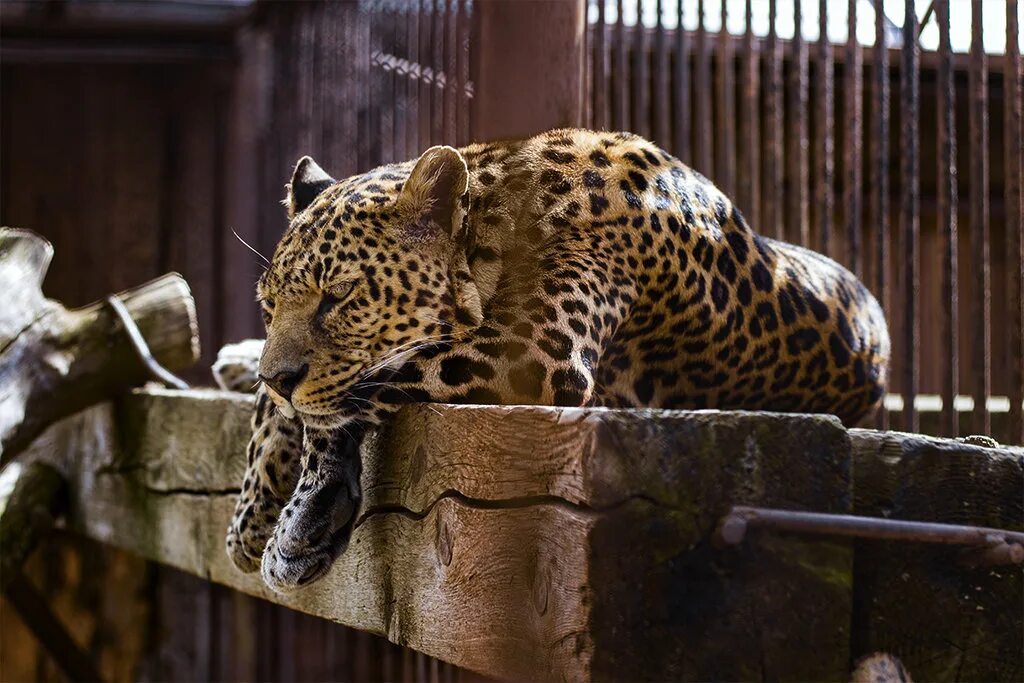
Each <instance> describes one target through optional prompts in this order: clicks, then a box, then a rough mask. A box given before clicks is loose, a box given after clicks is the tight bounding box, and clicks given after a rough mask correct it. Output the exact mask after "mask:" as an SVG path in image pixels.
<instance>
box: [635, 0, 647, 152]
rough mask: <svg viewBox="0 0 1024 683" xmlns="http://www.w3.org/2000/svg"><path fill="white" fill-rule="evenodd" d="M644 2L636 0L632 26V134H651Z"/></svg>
mask: <svg viewBox="0 0 1024 683" xmlns="http://www.w3.org/2000/svg"><path fill="white" fill-rule="evenodd" d="M643 17H644V0H636V24H635V25H634V26H633V132H634V133H636V134H637V135H643V136H645V137H646V136H650V134H651V107H650V104H651V102H650V99H651V84H650V78H649V74H648V66H647V65H648V61H647V60H648V54H647V29H646V28H644V21H643Z"/></svg>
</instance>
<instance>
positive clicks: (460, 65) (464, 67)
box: [455, 0, 470, 147]
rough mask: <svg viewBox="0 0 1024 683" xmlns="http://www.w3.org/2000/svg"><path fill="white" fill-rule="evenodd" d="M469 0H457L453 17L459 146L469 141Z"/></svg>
mask: <svg viewBox="0 0 1024 683" xmlns="http://www.w3.org/2000/svg"><path fill="white" fill-rule="evenodd" d="M468 2H469V0H458V3H459V7H458V13H457V15H456V17H455V21H456V31H455V33H456V36H455V42H456V45H457V52H456V62H457V64H456V66H455V70H456V72H457V74H456V80H455V107H456V109H455V141H456V143H457V144H458V145H459V146H460V147H461V146H463V145H468V144H469V143H470V136H469V107H470V102H469V97H468V96H467V95H466V88H467V87H468V84H469V49H470V46H469V33H470V31H469V8H468V7H467V4H468Z"/></svg>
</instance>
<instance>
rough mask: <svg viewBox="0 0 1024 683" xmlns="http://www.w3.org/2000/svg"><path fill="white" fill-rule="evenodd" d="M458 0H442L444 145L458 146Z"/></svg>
mask: <svg viewBox="0 0 1024 683" xmlns="http://www.w3.org/2000/svg"><path fill="white" fill-rule="evenodd" d="M457 4H458V0H444V143H445V144H446V145H458V144H459V143H458V141H457V140H456V127H455V109H456V108H457V107H458V99H457V97H456V90H455V87H456V84H457V83H458V80H459V74H458V71H459V66H458V51H459V50H458V42H457V41H458V33H457V26H456V22H457V20H458V7H457Z"/></svg>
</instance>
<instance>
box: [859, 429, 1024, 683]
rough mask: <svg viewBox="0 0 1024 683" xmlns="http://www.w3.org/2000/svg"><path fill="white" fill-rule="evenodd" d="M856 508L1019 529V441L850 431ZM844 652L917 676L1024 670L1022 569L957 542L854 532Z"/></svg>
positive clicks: (982, 675) (996, 677) (990, 677)
mask: <svg viewBox="0 0 1024 683" xmlns="http://www.w3.org/2000/svg"><path fill="white" fill-rule="evenodd" d="M850 435H851V439H852V444H853V466H854V471H855V472H856V481H857V486H856V487H855V496H854V511H855V512H856V513H857V514H859V515H871V516H885V517H889V518H893V519H906V520H918V521H931V522H944V523H949V524H972V525H985V526H992V527H999V528H1003V529H1011V530H1015V531H1024V501H1022V497H1021V492H1022V491H1024V449H1020V448H1012V449H1011V448H983V447H980V446H974V445H970V444H965V443H961V442H956V441H950V440H945V439H935V438H930V437H924V436H918V435H912V434H900V433H896V432H875V431H870V430H851V432H850ZM854 547H855V552H856V561H855V571H854V619H853V641H852V642H853V644H852V647H853V655H854V656H855V657H859V656H864V655H868V654H870V653H872V652H876V651H883V652H889V653H892V654H895V655H897V656H899V657H900V659H902V660H903V663H904V664H905V665H906V667H907V670H908V671H910V672H911V674H912V675H913V676H914V678H915V679H916V680H927V681H953V680H968V681H1004V680H1005V681H1010V680H1021V678H1022V677H1024V650H1022V649H1021V643H1022V642H1024V617H1022V606H1024V576H1022V572H1021V568H1020V567H1019V566H1014V565H1005V566H980V567H978V566H970V563H969V562H966V563H965V560H969V559H970V558H969V557H964V551H963V549H961V548H957V547H950V546H942V545H925V544H908V543H899V542H893V541H856V542H855V546H854Z"/></svg>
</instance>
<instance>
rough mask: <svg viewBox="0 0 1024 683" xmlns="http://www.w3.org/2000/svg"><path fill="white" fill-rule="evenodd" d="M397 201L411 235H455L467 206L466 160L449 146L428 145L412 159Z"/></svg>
mask: <svg viewBox="0 0 1024 683" xmlns="http://www.w3.org/2000/svg"><path fill="white" fill-rule="evenodd" d="M398 201H399V204H400V205H401V207H402V210H403V211H404V212H406V215H408V216H409V217H410V224H409V228H408V232H409V234H410V236H411V237H415V238H419V239H425V238H429V237H432V236H436V235H437V234H439V233H440V234H445V235H448V236H452V237H456V236H458V235H459V234H460V233H461V231H462V223H463V220H462V219H463V217H464V216H465V215H466V211H467V209H468V208H469V169H468V168H467V167H466V160H465V159H464V158H463V157H462V155H461V154H459V151H458V150H456V149H454V148H452V147H447V146H441V145H439V146H437V147H431V148H430V149H428V150H427V151H426V152H424V153H423V154H422V156H420V158H419V161H417V162H416V167H415V168H413V169H412V173H410V174H409V179H408V180H406V181H405V185H403V186H402V194H401V196H400V197H399V200H398Z"/></svg>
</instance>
